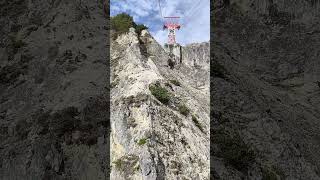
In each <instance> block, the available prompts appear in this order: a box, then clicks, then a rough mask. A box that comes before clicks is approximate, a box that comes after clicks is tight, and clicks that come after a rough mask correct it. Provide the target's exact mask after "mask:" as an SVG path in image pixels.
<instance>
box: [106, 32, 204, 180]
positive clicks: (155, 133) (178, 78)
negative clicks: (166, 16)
mask: <svg viewBox="0 0 320 180" xmlns="http://www.w3.org/2000/svg"><path fill="white" fill-rule="evenodd" d="M195 46H196V45H195ZM195 46H194V49H197V48H196V47H195ZM198 46H199V47H201V49H206V52H208V51H209V44H208V43H206V44H205V46H203V45H202V44H201V45H198ZM185 49H186V52H189V49H188V48H187V47H185ZM190 52H191V50H190ZM195 53H196V52H195ZM190 54H191V53H190ZM206 55H207V56H208V55H209V54H208V53H207V54H206ZM199 56H200V55H199ZM207 56H206V59H208V57H207ZM186 57H187V56H186ZM168 58H169V57H168V54H167V52H166V51H165V50H164V49H163V48H162V47H161V46H160V45H159V44H158V43H157V42H156V41H155V40H154V39H153V38H152V37H151V36H150V34H149V33H148V32H147V31H146V30H144V31H142V33H141V35H140V36H138V35H137V34H136V33H135V32H134V31H130V32H129V33H127V34H124V35H121V36H120V37H118V38H117V39H116V40H114V41H111V64H112V67H111V70H112V75H111V76H112V77H111V84H112V90H111V101H112V102H111V129H112V131H111V136H110V142H111V158H112V159H111V167H112V168H111V169H112V170H111V179H117V180H121V179H150V180H151V179H209V71H208V67H209V61H205V62H204V63H202V66H199V67H198V68H195V67H194V65H193V64H191V63H190V61H191V60H190V59H188V58H185V59H184V60H183V62H182V63H181V64H179V65H177V66H175V67H174V69H170V68H169V67H168V65H167V60H168ZM205 63H206V64H205ZM197 79H198V80H200V79H201V81H197Z"/></svg>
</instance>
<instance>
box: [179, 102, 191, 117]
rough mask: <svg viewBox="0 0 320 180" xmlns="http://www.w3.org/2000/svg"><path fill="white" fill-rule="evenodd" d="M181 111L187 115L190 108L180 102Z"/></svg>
mask: <svg viewBox="0 0 320 180" xmlns="http://www.w3.org/2000/svg"><path fill="white" fill-rule="evenodd" d="M179 111H180V113H181V114H183V115H185V116H188V114H189V113H190V110H189V108H188V107H187V106H186V105H184V104H180V105H179Z"/></svg>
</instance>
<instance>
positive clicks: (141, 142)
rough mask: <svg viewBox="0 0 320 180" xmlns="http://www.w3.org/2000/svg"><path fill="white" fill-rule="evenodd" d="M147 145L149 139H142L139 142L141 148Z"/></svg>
mask: <svg viewBox="0 0 320 180" xmlns="http://www.w3.org/2000/svg"><path fill="white" fill-rule="evenodd" d="M146 143H147V139H146V138H142V139H140V140H139V141H138V145H139V146H142V145H144V144H146Z"/></svg>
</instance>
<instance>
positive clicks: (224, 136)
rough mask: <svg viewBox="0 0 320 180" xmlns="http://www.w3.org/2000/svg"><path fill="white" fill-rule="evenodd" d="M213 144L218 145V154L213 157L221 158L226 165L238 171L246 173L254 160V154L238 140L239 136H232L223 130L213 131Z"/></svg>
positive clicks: (234, 134)
mask: <svg viewBox="0 0 320 180" xmlns="http://www.w3.org/2000/svg"><path fill="white" fill-rule="evenodd" d="M213 142H214V143H216V144H218V147H219V148H220V151H219V152H215V155H216V156H218V157H222V158H223V159H224V160H225V161H226V162H227V163H229V164H230V165H232V166H233V167H235V168H236V169H237V170H239V171H247V170H248V167H249V166H250V164H252V162H253V161H254V159H255V154H254V152H253V150H251V149H250V148H249V147H248V146H247V145H246V144H245V143H244V142H243V140H242V139H241V138H240V136H239V134H237V133H233V134H232V135H231V134H230V133H228V132H226V131H225V130H220V131H215V133H214V134H213Z"/></svg>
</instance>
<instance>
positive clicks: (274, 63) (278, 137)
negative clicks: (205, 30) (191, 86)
mask: <svg viewBox="0 0 320 180" xmlns="http://www.w3.org/2000/svg"><path fill="white" fill-rule="evenodd" d="M299 7H301V8H299ZM318 7H319V1H290V0H288V1H281V0H273V1H246V0H244V1H231V0H230V1H216V3H215V4H214V6H213V11H212V12H211V13H212V16H213V18H212V19H213V24H212V29H213V37H215V38H213V41H212V44H211V48H212V52H211V53H212V56H211V70H212V71H211V74H212V77H211V78H212V81H211V82H212V84H211V88H212V89H211V90H212V91H211V95H212V97H213V98H214V99H215V101H214V102H212V103H211V106H212V112H211V113H212V117H213V119H211V121H212V123H213V126H211V128H212V132H213V133H212V137H211V140H212V146H211V148H212V152H213V154H212V156H211V160H212V164H211V167H212V168H213V174H214V176H215V177H216V178H217V179H320V177H319V176H320V174H319V172H320V171H319V170H320V164H319V162H320V159H319V157H320V156H319V155H320V154H319V153H320V151H319V148H320V143H319V134H320V128H319V127H320V126H319V125H320V124H319V123H320V121H319V117H320V111H319V107H320V96H319V92H320V88H319V85H318V84H317V82H319V79H320V73H319V72H320V63H319V58H320V56H319V48H318V47H319V45H320V36H319V28H320V26H319V23H318V22H319V19H318V18H319V9H318Z"/></svg>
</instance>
